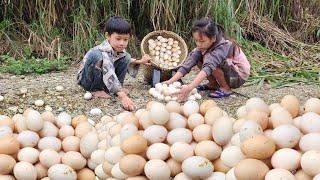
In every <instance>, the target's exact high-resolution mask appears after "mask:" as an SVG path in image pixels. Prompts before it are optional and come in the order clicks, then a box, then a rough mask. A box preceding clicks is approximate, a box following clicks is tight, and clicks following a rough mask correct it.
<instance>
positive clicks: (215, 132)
mask: <svg viewBox="0 0 320 180" xmlns="http://www.w3.org/2000/svg"><path fill="white" fill-rule="evenodd" d="M232 127H233V122H232V120H231V119H230V118H228V117H225V116H224V117H221V118H219V119H217V120H215V121H214V122H213V125H212V136H213V139H214V141H215V142H216V143H217V144H219V145H222V146H223V145H226V144H228V143H229V141H230V139H231V137H232V135H233V130H232Z"/></svg>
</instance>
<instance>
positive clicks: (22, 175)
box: [13, 162, 37, 180]
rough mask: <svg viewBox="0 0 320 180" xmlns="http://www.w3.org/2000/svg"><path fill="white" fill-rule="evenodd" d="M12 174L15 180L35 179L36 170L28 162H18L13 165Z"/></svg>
mask: <svg viewBox="0 0 320 180" xmlns="http://www.w3.org/2000/svg"><path fill="white" fill-rule="evenodd" d="M13 174H14V176H15V178H17V179H30V180H36V179H37V169H36V168H35V167H34V166H33V165H32V164H31V163H29V162H18V163H17V164H15V166H14V168H13Z"/></svg>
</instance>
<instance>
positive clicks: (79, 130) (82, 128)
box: [75, 121, 92, 138]
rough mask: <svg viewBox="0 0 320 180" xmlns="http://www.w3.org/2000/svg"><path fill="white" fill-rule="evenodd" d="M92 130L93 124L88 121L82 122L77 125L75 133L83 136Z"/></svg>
mask: <svg viewBox="0 0 320 180" xmlns="http://www.w3.org/2000/svg"><path fill="white" fill-rule="evenodd" d="M91 130H92V125H91V124H90V123H89V122H88V121H85V122H81V123H79V124H78V125H77V126H76V129H75V135H76V136H77V137H79V138H81V137H82V136H84V135H85V134H87V133H88V132H90V131H91Z"/></svg>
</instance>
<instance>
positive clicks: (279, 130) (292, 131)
mask: <svg viewBox="0 0 320 180" xmlns="http://www.w3.org/2000/svg"><path fill="white" fill-rule="evenodd" d="M301 136H302V133H301V132H300V131H299V129H298V128H297V127H295V126H294V125H291V124H283V125H280V126H277V127H276V128H275V129H273V131H272V134H271V137H272V139H273V141H274V142H275V143H276V144H277V146H278V147H279V148H293V147H295V146H296V145H297V144H298V143H299V140H300V138H301Z"/></svg>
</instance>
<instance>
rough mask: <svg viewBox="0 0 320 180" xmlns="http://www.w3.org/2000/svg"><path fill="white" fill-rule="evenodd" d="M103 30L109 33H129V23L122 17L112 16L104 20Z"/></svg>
mask: <svg viewBox="0 0 320 180" xmlns="http://www.w3.org/2000/svg"><path fill="white" fill-rule="evenodd" d="M105 32H108V34H109V35H111V34H112V33H118V34H130V35H131V25H130V24H129V23H128V21H126V20H125V19H124V18H123V17H120V16H113V17H111V18H109V19H108V21H107V22H106V24H105Z"/></svg>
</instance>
